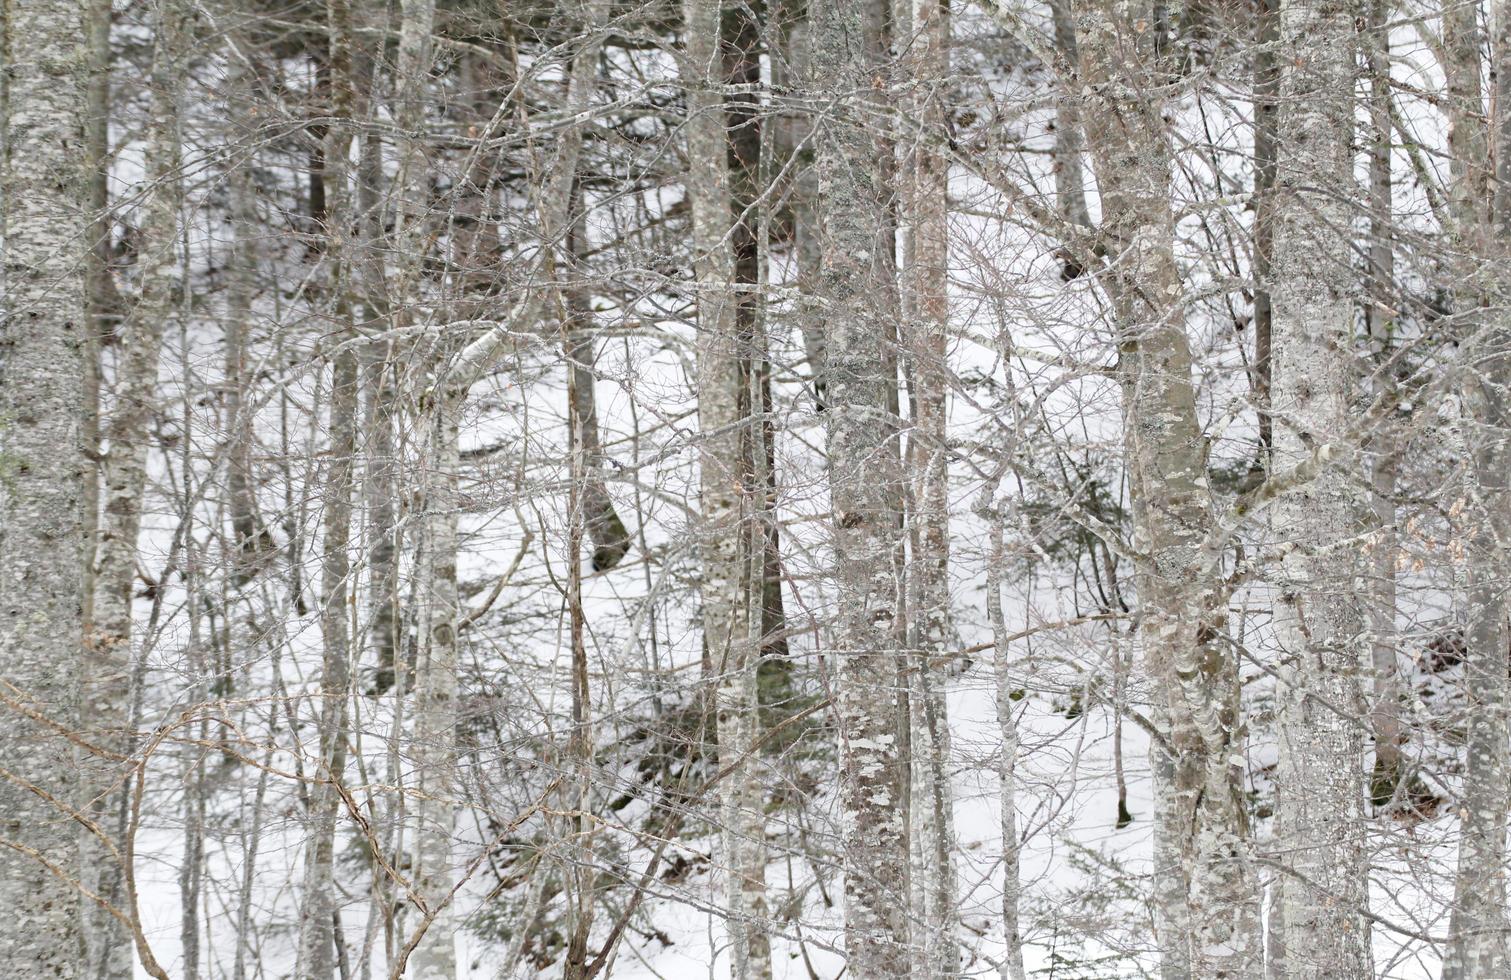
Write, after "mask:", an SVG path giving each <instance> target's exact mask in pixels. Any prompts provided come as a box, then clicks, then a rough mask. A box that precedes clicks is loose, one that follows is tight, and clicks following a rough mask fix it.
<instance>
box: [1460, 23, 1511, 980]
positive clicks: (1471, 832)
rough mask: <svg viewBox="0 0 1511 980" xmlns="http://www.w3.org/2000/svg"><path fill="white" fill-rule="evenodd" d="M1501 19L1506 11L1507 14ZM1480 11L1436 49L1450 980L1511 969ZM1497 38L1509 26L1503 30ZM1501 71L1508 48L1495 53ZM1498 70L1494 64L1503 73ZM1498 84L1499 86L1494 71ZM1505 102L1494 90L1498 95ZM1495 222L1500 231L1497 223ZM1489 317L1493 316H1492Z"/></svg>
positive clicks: (1507, 489) (1499, 496)
mask: <svg viewBox="0 0 1511 980" xmlns="http://www.w3.org/2000/svg"><path fill="white" fill-rule="evenodd" d="M1505 7H1506V5H1505V4H1502V8H1503V9H1502V10H1500V11H1498V13H1501V14H1503V15H1504V14H1507V13H1511V10H1508V9H1504V8H1505ZM1478 12H1479V10H1478V5H1477V4H1453V5H1449V6H1446V7H1445V8H1444V10H1443V49H1444V53H1445V55H1446V58H1447V64H1446V65H1445V66H1444V68H1445V75H1446V81H1447V90H1448V91H1447V96H1448V98H1447V102H1448V121H1449V133H1448V144H1449V151H1450V157H1451V177H1452V184H1451V186H1450V188H1449V218H1450V222H1451V226H1450V227H1449V228H1447V229H1445V231H1446V232H1447V234H1446V235H1445V238H1446V240H1447V242H1448V245H1449V248H1450V250H1451V259H1450V262H1449V263H1448V270H1449V273H1450V275H1451V277H1452V279H1451V282H1450V288H1451V290H1452V295H1453V305H1454V315H1455V318H1456V319H1457V320H1458V321H1459V330H1458V332H1459V335H1460V337H1461V340H1460V344H1459V347H1460V350H1461V352H1462V354H1463V356H1464V362H1463V368H1462V370H1463V372H1464V373H1463V377H1462V379H1461V382H1460V394H1461V398H1462V408H1463V413H1464V416H1465V419H1464V422H1465V435H1466V437H1467V441H1468V444H1469V446H1468V448H1469V464H1470V465H1469V475H1468V480H1467V481H1466V482H1467V486H1466V487H1465V496H1466V497H1467V503H1468V507H1467V508H1466V513H1467V514H1468V515H1469V522H1470V529H1469V530H1468V534H1469V542H1468V548H1467V549H1466V559H1467V566H1468V575H1467V596H1466V602H1465V606H1466V618H1467V622H1466V624H1465V629H1464V656H1465V674H1464V697H1465V701H1466V703H1465V705H1464V718H1465V725H1466V728H1467V737H1466V739H1465V752H1466V754H1467V756H1468V760H1467V768H1466V770H1465V775H1464V788H1463V795H1462V797H1461V802H1460V805H1459V807H1458V812H1459V815H1460V823H1461V828H1462V829H1461V835H1460V840H1459V857H1458V872H1457V874H1456V876H1455V879H1454V889H1453V909H1452V915H1451V917H1450V920H1449V946H1448V955H1447V957H1446V958H1445V961H1444V964H1443V977H1444V978H1445V980H1474V978H1478V977H1498V976H1506V975H1507V973H1508V969H1511V950H1508V941H1511V929H1508V923H1507V920H1506V857H1507V854H1506V811H1507V808H1508V805H1511V799H1508V796H1511V785H1508V778H1511V757H1508V756H1511V726H1508V717H1507V712H1508V710H1511V684H1508V681H1507V647H1508V643H1511V633H1508V630H1507V616H1508V613H1511V604H1508V602H1507V598H1506V591H1505V567H1506V556H1507V550H1506V542H1507V541H1508V537H1507V536H1508V535H1511V442H1508V440H1511V394H1508V392H1507V386H1508V385H1511V345H1508V342H1507V339H1506V337H1507V334H1506V325H1507V313H1506V311H1505V310H1506V308H1505V305H1504V303H1505V297H1506V295H1507V292H1508V291H1507V285H1508V283H1511V276H1508V275H1507V274H1506V273H1505V272H1504V271H1503V270H1504V269H1505V262H1506V244H1505V241H1504V240H1501V241H1497V240H1496V236H1495V234H1494V232H1495V231H1497V230H1499V231H1501V232H1502V233H1504V232H1505V231H1506V230H1508V229H1511V216H1508V215H1507V214H1506V213H1505V212H1504V210H1502V209H1503V208H1504V206H1505V205H1506V204H1511V190H1508V189H1506V188H1504V187H1497V188H1496V198H1495V204H1496V205H1497V208H1496V209H1492V208H1491V207H1490V202H1491V198H1490V194H1491V184H1490V178H1491V176H1492V174H1491V168H1492V160H1493V158H1492V156H1491V153H1490V148H1491V145H1492V144H1491V139H1492V134H1491V131H1490V127H1488V126H1487V125H1486V122H1485V118H1486V117H1485V104H1484V102H1485V100H1484V92H1483V88H1482V86H1481V73H1482V70H1483V66H1482V64H1481V58H1480V50H1481V48H1482V46H1483V42H1484V35H1483V33H1482V32H1481V31H1480V27H1479V21H1478ZM1500 26H1501V30H1502V35H1503V37H1502V38H1501V39H1500V40H1511V37H1505V36H1504V35H1506V33H1507V29H1506V28H1505V25H1504V24H1502V25H1500ZM1495 55H1496V57H1497V59H1499V60H1500V62H1501V64H1504V62H1505V60H1506V52H1505V51H1504V49H1501V48H1499V47H1497V49H1496V51H1495ZM1500 66H1501V65H1500V64H1498V65H1495V66H1494V67H1500ZM1491 77H1492V78H1495V79H1496V81H1497V83H1499V82H1500V79H1499V78H1498V77H1497V75H1496V74H1495V72H1492V74H1491ZM1497 94H1500V93H1497ZM1494 109H1495V111H1496V113H1497V115H1499V116H1500V118H1499V119H1498V120H1497V123H1498V125H1497V126H1496V130H1495V134H1494V136H1495V139H1496V141H1497V144H1498V145H1497V147H1496V148H1497V149H1498V150H1500V151H1501V152H1504V151H1505V150H1507V149H1511V144H1508V143H1506V142H1504V138H1505V136H1507V135H1508V133H1507V127H1508V126H1511V107H1507V106H1505V105H1503V104H1500V103H1498V102H1496V103H1494ZM1497 224H1498V225H1499V228H1497V227H1496V225H1497ZM1492 310H1493V311H1494V312H1492Z"/></svg>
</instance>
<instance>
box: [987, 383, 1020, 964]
mask: <svg viewBox="0 0 1511 980" xmlns="http://www.w3.org/2000/svg"><path fill="white" fill-rule="evenodd" d="M1009 370H1011V368H1009ZM983 503H984V504H985V506H983V507H982V508H981V509H980V514H981V516H982V517H983V518H985V519H986V520H989V521H991V531H990V535H991V550H990V553H989V555H988V558H987V566H986V602H987V606H986V618H987V623H988V625H990V626H991V628H992V673H993V676H994V678H995V680H996V682H997V727H998V729H999V731H1000V732H1001V735H1002V744H1001V746H999V748H998V751H999V752H1000V753H1001V758H1000V761H999V762H998V763H997V790H998V804H999V805H1000V806H1001V807H1002V816H1001V830H1002V932H1003V945H1004V947H1005V949H1004V950H1003V957H1002V966H1001V969H1000V971H999V972H1000V973H1001V975H1002V980H1024V978H1025V974H1024V972H1023V935H1022V932H1021V931H1020V928H1019V920H1018V906H1019V895H1020V893H1021V887H1022V886H1021V883H1020V881H1019V866H1020V863H1021V862H1020V860H1019V850H1020V847H1021V844H1020V841H1019V839H1018V784H1017V768H1018V721H1017V718H1016V717H1015V715H1014V709H1015V708H1016V706H1017V702H1018V700H1019V698H1018V697H1015V696H1014V688H1013V675H1012V660H1011V655H1012V649H1011V645H1010V641H1009V640H1008V634H1007V621H1006V617H1004V616H1003V613H1002V566H1003V563H1004V562H1005V561H1006V558H1007V552H1006V549H1005V548H1004V547H1003V541H1002V538H1003V526H1002V525H1003V523H1004V516H1003V515H1002V513H1001V512H1000V511H998V509H997V508H996V507H994V506H992V501H991V500H990V499H986V500H984V501H983Z"/></svg>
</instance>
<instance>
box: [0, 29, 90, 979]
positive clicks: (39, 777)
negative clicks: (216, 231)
mask: <svg viewBox="0 0 1511 980" xmlns="http://www.w3.org/2000/svg"><path fill="white" fill-rule="evenodd" d="M83 12H84V8H83V6H82V5H80V4H79V3H77V2H75V0H14V2H12V3H11V4H10V5H9V6H8V7H7V9H6V11H5V21H6V23H5V35H4V46H5V47H4V51H3V60H4V65H3V67H4V73H5V76H6V84H7V88H8V92H7V103H8V105H7V107H6V108H7V112H6V119H5V123H6V133H5V148H6V151H7V152H6V154H5V162H4V170H3V187H0V215H3V221H4V232H5V295H4V303H5V313H6V320H5V324H4V327H3V332H0V371H3V378H0V472H3V474H4V476H3V479H0V581H3V582H5V588H4V589H3V590H0V680H3V681H4V684H5V687H4V694H3V696H0V719H3V724H0V727H3V728H4V730H5V737H4V738H0V813H3V814H4V815H5V823H4V827H3V828H0V907H3V908H4V909H5V912H6V914H5V917H4V921H3V922H0V960H3V961H4V962H5V963H6V964H8V967H7V968H8V969H11V970H17V971H20V973H22V974H23V975H26V976H35V977H43V976H45V977H48V978H57V980H74V978H79V977H83V976H84V975H85V973H84V969H83V961H82V959H81V957H80V951H81V946H80V943H81V939H82V937H81V934H80V933H81V929H80V915H79V902H80V895H79V892H78V890H77V883H78V874H79V856H80V848H79V836H78V835H79V828H78V826H77V825H76V824H75V823H74V822H73V821H72V820H70V819H69V817H68V815H67V813H66V812H65V810H64V809H63V808H66V807H70V806H74V805H76V803H87V799H86V800H78V799H77V796H76V794H77V793H78V791H79V790H80V789H81V788H83V787H81V785H80V783H81V781H80V778H79V775H78V768H77V762H78V756H77V755H76V750H75V748H74V746H73V745H72V744H71V743H70V742H69V740H68V739H66V738H65V737H63V735H62V734H60V732H76V731H78V730H79V721H80V703H79V702H80V687H79V686H80V681H81V677H82V673H83V666H84V657H85V647H84V644H85V637H84V635H83V609H82V596H81V594H80V577H81V572H82V570H83V568H84V560H85V555H84V548H83V526H84V521H83V502H84V499H85V481H86V480H87V479H89V478H90V473H91V465H90V462H89V460H88V458H87V457H86V456H85V452H84V447H82V446H81V445H80V435H81V432H80V429H81V424H80V423H81V420H80V417H79V408H80V402H81V399H82V398H83V395H84V380H85V370H84V351H85V346H86V344H87V338H86V334H87V333H88V332H89V331H90V330H91V329H92V327H91V324H90V321H89V318H88V314H87V310H86V295H85V281H84V269H85V260H84V250H85V249H87V248H88V242H89V237H88V231H89V210H88V204H89V197H88V187H89V181H88V176H87V173H86V152H87V148H86V143H85V134H84V130H83V122H84V108H85V98H84V91H85V83H86V78H87V72H88V69H89V65H90V59H89V50H88V44H87V37H88V36H87V34H86V32H85V30H84V26H85V25H84V18H83ZM21 25H24V29H21ZM39 719H45V720H46V721H45V722H44V721H42V720H39ZM51 725H56V726H57V728H56V729H54V728H53V727H51ZM104 747H105V746H103V745H102V746H101V748H102V749H103V748H104ZM101 762H102V760H100V759H98V758H95V759H91V760H90V761H89V766H90V767H91V768H93V767H95V766H98V765H100V764H101ZM37 791H40V792H41V793H45V794H47V795H46V796H44V795H40V794H39V792H37ZM49 796H50V797H51V799H49V798H48V797H49ZM54 801H56V802H54ZM86 900H87V899H86Z"/></svg>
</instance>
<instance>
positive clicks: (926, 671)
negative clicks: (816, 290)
mask: <svg viewBox="0 0 1511 980" xmlns="http://www.w3.org/2000/svg"><path fill="white" fill-rule="evenodd" d="M906 2H907V3H908V4H909V6H910V7H911V8H912V9H911V10H910V11H909V13H910V14H911V16H910V20H911V24H910V25H909V29H908V30H907V32H906V37H907V38H908V41H909V47H910V57H909V58H908V62H909V67H910V68H911V69H912V82H913V86H914V93H913V96H912V104H911V106H910V109H911V112H912V115H913V117H914V119H915V120H916V121H917V122H918V123H919V125H920V126H922V128H923V136H922V138H921V139H919V140H917V141H916V142H915V143H914V149H913V156H912V159H911V160H909V161H907V163H908V164H910V166H908V167H907V169H905V171H904V172H903V174H902V182H903V184H904V186H905V193H904V196H903V203H904V207H905V209H906V214H905V221H906V226H907V235H906V238H905V245H904V261H905V265H904V268H903V276H902V280H903V286H904V289H903V306H904V309H905V310H906V315H905V319H904V330H905V331H906V333H905V342H906V344H907V346H908V351H909V354H910V357H911V361H912V384H911V392H912V398H911V401H912V410H913V426H912V429H911V431H910V433H909V438H908V456H909V459H908V463H909V468H910V470H911V473H910V477H911V482H912V488H911V495H910V497H911V503H912V512H911V515H910V516H911V520H910V522H909V524H910V530H911V534H910V538H911V545H912V549H913V556H912V559H913V560H912V561H911V562H910V563H909V570H910V572H911V574H910V576H909V580H908V588H907V595H908V599H909V603H910V605H911V608H912V609H913V615H912V616H911V617H910V622H909V628H910V630H911V631H912V632H913V636H914V639H913V642H912V643H910V646H912V647H913V648H914V650H915V651H916V663H915V665H914V668H913V671H912V674H913V685H912V690H911V692H910V698H909V703H910V706H911V711H912V718H911V721H910V724H909V729H910V731H911V732H912V735H913V745H912V746H911V753H912V756H913V766H912V774H911V779H912V793H911V798H912V814H913V815H912V834H911V836H912V838H913V844H914V849H915V852H916V853H915V857H914V863H913V867H914V869H915V871H914V877H915V881H914V883H913V890H914V892H915V894H916V895H918V896H919V897H920V898H921V899H922V902H921V905H922V907H921V908H920V909H918V910H917V913H916V914H915V916H914V918H915V921H918V922H919V923H920V924H921V926H922V928H923V930H924V935H923V937H922V941H921V942H920V943H919V944H918V946H919V950H920V953H921V956H922V961H921V963H920V966H921V968H922V970H923V973H924V975H926V976H931V977H947V976H952V975H954V974H957V973H958V972H959V971H960V943H959V940H958V937H957V935H956V931H957V922H958V921H959V912H958V910H957V908H956V902H955V870H954V863H953V851H954V847H955V829H954V801H953V799H952V796H951V791H950V785H949V764H948V760H949V754H950V740H949V715H948V711H947V709H946V702H945V692H944V682H945V679H946V677H947V671H946V668H947V667H948V666H949V655H950V652H951V651H952V650H955V649H957V648H958V646H959V643H958V638H957V636H956V633H955V626H954V618H953V616H952V613H951V609H950V579H949V550H950V549H949V542H950V537H949V535H950V515H949V444H948V432H947V424H946V423H947V418H946V405H947V401H946V396H947V393H948V391H949V385H950V369H949V363H948V341H949V338H948V334H947V331H948V326H949V200H948V180H949V168H948V166H947V165H946V162H945V159H944V156H943V154H942V153H940V152H939V151H938V149H936V145H937V143H939V142H942V141H943V140H944V139H946V138H947V130H946V126H945V122H946V105H945V99H946V94H947V86H948V84H949V82H948V79H949V68H950V9H949V3H948V0H906Z"/></svg>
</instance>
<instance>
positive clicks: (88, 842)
mask: <svg viewBox="0 0 1511 980" xmlns="http://www.w3.org/2000/svg"><path fill="white" fill-rule="evenodd" d="M189 18H190V15H189V13H188V10H187V8H186V7H185V6H184V5H183V4H182V3H179V2H177V0H165V2H163V3H160V4H158V6H157V23H156V25H155V27H156V31H155V36H154V39H153V40H154V43H153V54H152V69H151V77H152V93H153V97H152V108H151V118H150V122H149V126H148V135H147V140H148V150H147V160H148V180H149V183H148V186H149V188H150V190H149V194H148V198H147V203H146V206H145V216H144V217H143V219H142V222H141V228H140V230H141V237H140V242H141V247H140V251H139V253H138V259H137V267H138V268H139V269H140V273H141V275H140V288H139V294H138V296H137V300H136V304H135V306H134V308H132V309H131V310H130V311H129V312H128V313H127V314H126V316H125V318H124V322H123V324H122V330H121V334H120V336H119V338H118V340H117V343H116V352H117V356H116V360H115V378H114V380H115V385H114V388H115V397H114V401H113V404H112V406H111V410H110V413H109V416H108V418H107V419H106V420H105V422H104V434H105V438H106V440H107V442H108V449H107V450H106V456H105V464H104V473H105V486H104V501H103V511H102V515H101V524H100V528H99V541H98V547H97V551H96V555H95V583H94V584H95V589H96V592H95V598H94V617H93V632H92V633H91V634H90V637H89V639H88V643H87V644H86V650H87V651H88V653H89V658H88V663H87V666H88V672H87V676H86V682H85V688H84V703H85V709H86V711H87V712H88V716H89V718H90V719H91V720H92V722H93V723H94V724H96V725H98V726H99V731H100V732H101V735H100V738H101V741H102V743H103V744H105V745H108V746H109V747H111V748H112V749H113V750H114V751H117V752H121V753H126V752H128V751H129V748H130V736H129V734H128V732H127V729H128V727H129V725H130V717H129V716H130V711H131V707H130V706H131V696H132V695H131V688H132V677H133V671H132V652H131V636H132V605H133V597H134V596H135V593H136V567H137V535H138V532H139V531H140V529H141V523H142V500H143V497H144V495H145V492H146V487H147V450H148V442H149V439H150V431H151V422H152V413H153V410H154V408H155V406H156V404H157V394H158V393H157V374H158V359H159V357H160V355H161V351H162V344H163V331H164V328H165V324H166V322H167V321H168V319H169V318H170V317H173V316H174V315H175V310H174V306H175V304H176V303H177V302H179V301H180V300H181V296H180V295H179V293H180V290H181V287H182V282H181V279H180V272H181V260H182V255H181V252H180V247H179V237H178V218H179V208H180V198H181V184H180V178H179V162H180V148H179V98H180V91H181V89H182V87H183V85H184V84H185V78H184V72H185V70H186V68H185V64H184V58H185V46H186V43H187V31H188V29H189V24H190V19H189ZM91 778H92V779H93V780H94V781H95V782H94V786H93V791H92V793H91V806H90V810H91V815H92V816H93V818H94V819H95V820H97V821H99V822H100V823H101V825H102V826H105V827H109V828H111V829H112V830H115V829H116V827H117V825H118V823H119V821H118V820H117V819H115V817H116V815H117V814H118V813H119V811H120V808H121V806H122V799H123V797H122V795H121V792H122V791H121V789H120V788H119V785H118V784H119V782H120V773H119V771H118V768H117V766H115V765H104V766H101V767H100V768H99V769H98V770H96V771H95V772H94V773H92V774H91ZM83 846H84V853H83V860H84V869H85V872H86V874H85V877H86V879H87V880H88V884H89V887H91V888H94V889H96V890H98V891H99V892H100V893H102V894H106V895H113V896H115V897H117V898H119V897H120V890H119V889H120V884H119V881H120V876H121V869H120V867H119V862H118V861H117V860H116V859H115V858H114V857H113V856H112V855H111V854H110V851H109V848H108V847H107V846H105V845H104V843H103V842H102V841H100V840H99V839H98V838H94V837H91V836H86V837H85V838H84V840H83ZM86 912H88V915H87V920H88V921H87V925H86V928H87V933H88V934H87V936H86V942H87V943H88V944H89V947H90V949H89V962H91V963H92V964H97V965H98V966H99V968H100V969H101V970H102V971H103V972H102V974H100V975H102V976H108V977H112V978H125V977H128V976H129V974H130V966H129V957H127V956H123V955H122V953H121V952H120V951H121V950H124V949H129V941H128V940H127V937H126V932H125V928H124V926H123V925H122V924H121V922H120V920H118V919H116V918H115V917H114V916H110V915H108V914H104V913H102V912H101V911H100V910H99V909H98V908H94V909H90V908H88V907H87V906H86Z"/></svg>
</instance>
